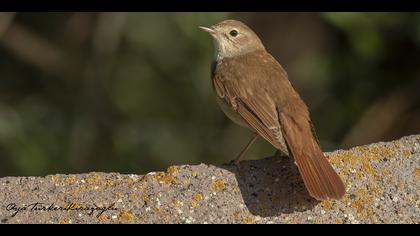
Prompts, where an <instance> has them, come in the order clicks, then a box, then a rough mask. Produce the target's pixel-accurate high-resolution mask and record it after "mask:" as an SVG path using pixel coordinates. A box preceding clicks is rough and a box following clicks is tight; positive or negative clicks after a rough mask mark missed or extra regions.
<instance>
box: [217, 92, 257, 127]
mask: <svg viewBox="0 0 420 236" xmlns="http://www.w3.org/2000/svg"><path fill="white" fill-rule="evenodd" d="M216 100H217V103H218V104H219V106H220V108H221V109H222V111H223V112H224V113H225V115H226V116H227V117H229V119H231V120H232V121H233V122H235V123H236V124H238V125H240V126H242V127H245V128H248V129H250V130H252V129H251V128H250V127H249V126H248V124H247V123H246V122H245V121H244V119H243V118H242V117H241V116H240V115H239V114H238V113H237V112H235V111H234V110H232V108H231V107H230V106H229V105H228V104H227V103H226V101H225V100H223V99H221V98H220V97H219V96H217V95H216Z"/></svg>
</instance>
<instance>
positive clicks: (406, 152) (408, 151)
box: [403, 149, 411, 157]
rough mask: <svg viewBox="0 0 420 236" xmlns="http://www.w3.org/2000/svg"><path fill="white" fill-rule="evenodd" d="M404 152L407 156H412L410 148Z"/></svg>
mask: <svg viewBox="0 0 420 236" xmlns="http://www.w3.org/2000/svg"><path fill="white" fill-rule="evenodd" d="M403 154H404V156H405V157H411V151H410V150H408V149H405V150H404V152H403Z"/></svg>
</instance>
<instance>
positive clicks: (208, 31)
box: [199, 26, 216, 36]
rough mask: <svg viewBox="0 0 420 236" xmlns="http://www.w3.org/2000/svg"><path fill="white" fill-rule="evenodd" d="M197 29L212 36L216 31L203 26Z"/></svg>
mask: <svg viewBox="0 0 420 236" xmlns="http://www.w3.org/2000/svg"><path fill="white" fill-rule="evenodd" d="M199 28H200V29H202V30H204V31H206V32H207V33H209V34H211V35H212V36H214V35H216V31H215V30H214V29H212V28H208V27H203V26H200V27H199Z"/></svg>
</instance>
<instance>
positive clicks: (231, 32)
mask: <svg viewBox="0 0 420 236" xmlns="http://www.w3.org/2000/svg"><path fill="white" fill-rule="evenodd" d="M229 34H230V36H232V37H236V36H237V35H238V31H236V30H232V31H230V32H229Z"/></svg>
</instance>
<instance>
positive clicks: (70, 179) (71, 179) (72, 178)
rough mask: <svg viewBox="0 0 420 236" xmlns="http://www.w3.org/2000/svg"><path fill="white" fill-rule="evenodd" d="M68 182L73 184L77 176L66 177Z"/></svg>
mask: <svg viewBox="0 0 420 236" xmlns="http://www.w3.org/2000/svg"><path fill="white" fill-rule="evenodd" d="M66 182H67V183H68V184H73V183H74V182H76V178H75V177H74V176H68V177H67V178H66Z"/></svg>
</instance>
